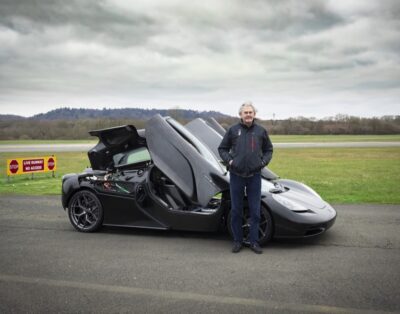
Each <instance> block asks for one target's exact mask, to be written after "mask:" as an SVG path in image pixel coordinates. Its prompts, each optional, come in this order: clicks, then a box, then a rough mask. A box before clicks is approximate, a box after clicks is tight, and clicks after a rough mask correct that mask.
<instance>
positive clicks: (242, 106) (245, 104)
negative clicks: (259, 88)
mask: <svg viewBox="0 0 400 314" xmlns="http://www.w3.org/2000/svg"><path fill="white" fill-rule="evenodd" d="M244 107H251V108H252V109H253V111H254V113H257V109H256V107H254V105H253V103H252V102H251V101H246V102H245V103H244V104H243V105H241V106H240V108H239V116H240V114H241V113H242V111H243V109H244Z"/></svg>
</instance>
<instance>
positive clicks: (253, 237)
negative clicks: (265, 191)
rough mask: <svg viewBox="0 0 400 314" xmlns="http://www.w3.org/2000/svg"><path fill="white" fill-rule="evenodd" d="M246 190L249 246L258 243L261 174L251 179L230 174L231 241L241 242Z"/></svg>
mask: <svg viewBox="0 0 400 314" xmlns="http://www.w3.org/2000/svg"><path fill="white" fill-rule="evenodd" d="M245 189H246V194H247V200H248V204H249V214H250V234H249V241H250V244H254V243H258V228H259V225H260V203H261V174H260V172H258V173H256V174H254V175H253V176H251V177H246V178H245V177H241V176H238V175H236V174H234V173H232V172H231V173H230V191H231V217H232V220H231V227H232V233H233V241H235V242H239V243H242V242H243V228H242V225H243V200H244V193H245Z"/></svg>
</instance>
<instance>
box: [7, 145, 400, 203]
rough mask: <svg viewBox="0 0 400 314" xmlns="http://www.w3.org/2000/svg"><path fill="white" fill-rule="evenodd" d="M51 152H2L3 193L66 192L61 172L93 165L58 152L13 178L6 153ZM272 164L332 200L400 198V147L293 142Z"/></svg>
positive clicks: (74, 154) (77, 155)
mask: <svg viewBox="0 0 400 314" xmlns="http://www.w3.org/2000/svg"><path fill="white" fill-rule="evenodd" d="M41 155H43V156H46V155H49V153H46V152H44V153H34V154H33V153H26V154H23V153H17V154H16V153H0V174H1V175H0V195H1V194H28V195H48V194H53V195H54V194H60V191H61V176H62V175H63V174H65V173H70V172H80V171H82V170H83V169H84V168H85V167H86V166H88V165H89V161H88V159H87V154H86V153H84V152H82V153H80V152H79V153H77V152H71V153H69V152H66V153H58V154H56V156H57V160H58V165H57V167H58V170H57V172H56V177H55V178H52V177H51V173H46V174H44V173H43V174H35V175H34V179H33V180H32V179H31V176H30V175H23V176H16V177H13V178H11V180H10V182H7V176H6V169H5V167H6V159H8V158H12V157H32V156H41ZM269 167H270V169H271V170H272V171H274V172H275V173H277V174H278V175H280V176H281V177H282V178H290V179H293V180H297V181H301V182H304V183H306V184H307V185H309V186H311V187H312V188H313V189H315V190H316V191H317V192H318V193H319V194H321V196H322V197H323V198H324V199H325V200H327V201H328V202H332V203H380V204H400V193H399V192H398V188H399V185H400V148H398V147H388V148H295V149H293V148H291V149H285V148H281V149H276V150H275V152H274V157H273V160H272V162H271V164H270V166H269Z"/></svg>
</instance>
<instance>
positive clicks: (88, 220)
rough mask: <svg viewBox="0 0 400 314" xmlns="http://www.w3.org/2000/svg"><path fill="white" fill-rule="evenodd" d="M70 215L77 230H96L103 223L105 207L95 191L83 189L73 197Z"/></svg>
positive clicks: (69, 206) (69, 204) (69, 205)
mask: <svg viewBox="0 0 400 314" xmlns="http://www.w3.org/2000/svg"><path fill="white" fill-rule="evenodd" d="M68 217H69V220H70V221H71V224H72V226H74V228H75V229H76V230H78V231H81V232H94V231H96V230H98V229H99V228H100V227H101V225H102V223H103V207H102V206H101V203H100V201H99V199H98V198H97V196H96V195H95V194H94V193H93V192H90V191H87V190H82V191H79V192H77V193H75V194H74V195H73V196H72V197H71V199H70V201H69V203H68Z"/></svg>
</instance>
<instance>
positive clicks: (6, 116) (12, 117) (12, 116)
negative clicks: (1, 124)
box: [0, 114, 26, 121]
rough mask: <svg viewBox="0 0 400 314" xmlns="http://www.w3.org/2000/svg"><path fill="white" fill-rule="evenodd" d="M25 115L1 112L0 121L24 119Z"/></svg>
mask: <svg viewBox="0 0 400 314" xmlns="http://www.w3.org/2000/svg"><path fill="white" fill-rule="evenodd" d="M23 119H26V118H25V117H21V116H17V115H15V114H0V121H5V120H23Z"/></svg>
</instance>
